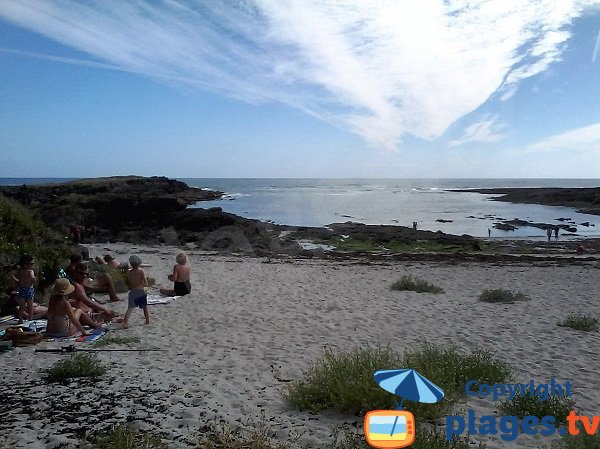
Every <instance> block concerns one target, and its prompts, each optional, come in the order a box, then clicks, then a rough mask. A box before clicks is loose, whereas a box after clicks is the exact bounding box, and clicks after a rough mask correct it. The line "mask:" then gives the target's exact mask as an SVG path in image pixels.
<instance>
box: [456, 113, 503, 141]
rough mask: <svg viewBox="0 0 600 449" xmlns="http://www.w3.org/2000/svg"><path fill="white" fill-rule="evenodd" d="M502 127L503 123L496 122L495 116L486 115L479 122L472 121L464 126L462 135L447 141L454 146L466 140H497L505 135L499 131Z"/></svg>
mask: <svg viewBox="0 0 600 449" xmlns="http://www.w3.org/2000/svg"><path fill="white" fill-rule="evenodd" d="M504 127H505V125H504V124H501V123H497V117H491V118H489V117H486V118H484V119H483V120H482V121H481V122H478V123H473V124H472V125H470V126H468V127H467V128H465V130H464V132H463V135H462V137H460V138H459V139H456V140H453V141H451V142H449V145H450V146H453V147H454V146H458V145H462V144H464V143H468V142H479V143H493V142H498V141H500V140H502V139H504V137H505V136H504V135H503V134H501V133H500V131H501V130H502V129H503V128H504Z"/></svg>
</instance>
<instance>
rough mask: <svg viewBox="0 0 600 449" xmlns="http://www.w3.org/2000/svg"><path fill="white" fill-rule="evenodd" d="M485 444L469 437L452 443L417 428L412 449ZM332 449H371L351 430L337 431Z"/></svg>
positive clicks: (468, 447)
mask: <svg viewBox="0 0 600 449" xmlns="http://www.w3.org/2000/svg"><path fill="white" fill-rule="evenodd" d="M485 447H486V446H485V444H483V443H480V444H479V445H477V446H475V444H474V443H473V442H472V441H470V440H469V438H467V437H461V438H459V437H456V436H455V437H454V438H453V439H452V441H448V440H447V439H446V435H445V434H443V433H440V432H435V431H432V430H427V429H423V428H421V427H420V426H417V435H416V437H415V442H414V443H413V444H411V446H410V448H411V449H485ZM329 448H331V449H370V448H371V446H369V445H368V444H367V441H366V439H365V436H364V435H363V433H362V432H357V431H351V430H349V429H347V428H346V429H337V430H336V431H335V432H334V441H333V443H332V444H331V445H330V446H329Z"/></svg>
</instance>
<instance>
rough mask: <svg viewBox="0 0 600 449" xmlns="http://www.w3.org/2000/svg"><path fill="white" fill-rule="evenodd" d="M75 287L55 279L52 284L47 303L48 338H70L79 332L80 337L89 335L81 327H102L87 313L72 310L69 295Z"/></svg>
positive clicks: (66, 281) (64, 280)
mask: <svg viewBox="0 0 600 449" xmlns="http://www.w3.org/2000/svg"><path fill="white" fill-rule="evenodd" d="M74 290H75V287H73V286H72V285H71V283H70V282H69V280H68V279H57V280H56V282H55V283H54V290H53V291H52V296H51V297H50V301H49V302H48V312H47V314H46V317H47V319H48V325H47V327H46V334H47V335H48V337H70V336H71V335H74V334H76V333H77V331H79V332H81V334H82V335H89V333H88V332H87V331H86V330H85V329H84V328H83V325H84V324H85V325H88V326H91V327H93V328H94V329H99V328H100V327H102V324H101V323H98V322H96V321H94V320H92V319H91V318H90V316H89V315H88V314H87V313H83V311H81V310H79V309H74V308H73V307H71V304H70V303H69V299H68V298H69V295H70V294H71V293H73V291H74Z"/></svg>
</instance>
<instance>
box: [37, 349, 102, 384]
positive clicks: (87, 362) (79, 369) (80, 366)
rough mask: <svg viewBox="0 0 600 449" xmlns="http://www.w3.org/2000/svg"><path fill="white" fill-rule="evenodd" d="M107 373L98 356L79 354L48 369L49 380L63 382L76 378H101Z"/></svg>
mask: <svg viewBox="0 0 600 449" xmlns="http://www.w3.org/2000/svg"><path fill="white" fill-rule="evenodd" d="M105 372H106V367H105V366H104V365H103V364H102V363H100V360H99V359H98V357H97V356H96V355H94V354H87V353H78V354H74V355H72V356H71V357H69V358H68V359H64V360H60V361H58V362H56V363H55V364H54V365H52V366H51V367H50V368H48V379H49V380H50V381H62V380H66V379H73V378H76V377H99V376H101V375H103V374H104V373H105Z"/></svg>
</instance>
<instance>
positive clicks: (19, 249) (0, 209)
mask: <svg viewBox="0 0 600 449" xmlns="http://www.w3.org/2000/svg"><path fill="white" fill-rule="evenodd" d="M63 240H64V239H62V238H61V236H59V235H57V234H56V233H55V232H53V231H52V230H50V229H48V228H47V227H46V226H45V225H44V223H43V222H42V221H41V220H40V219H39V218H38V217H37V216H36V215H34V214H32V213H31V212H30V211H29V210H28V209H27V208H26V207H24V206H23V205H21V204H19V203H17V202H16V201H13V200H11V199H8V198H6V197H4V196H3V195H1V194H0V312H1V313H2V315H7V314H9V313H11V312H12V310H11V309H10V304H9V296H8V295H7V294H6V292H9V291H11V290H12V287H13V286H14V280H13V279H12V275H11V271H12V270H13V268H14V267H15V264H16V263H17V262H18V261H19V257H20V256H21V255H22V254H25V253H27V254H31V255H32V256H33V257H34V258H35V269H36V276H37V278H38V279H39V285H38V287H37V288H36V296H37V297H36V301H41V299H42V298H41V297H42V293H43V290H44V288H45V287H47V286H48V285H50V284H51V283H52V282H53V281H54V280H55V279H56V274H57V272H58V268H59V263H60V261H61V260H62V259H66V258H67V257H68V255H69V253H70V249H69V248H68V247H67V246H66V245H65V244H64V242H63Z"/></svg>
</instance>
